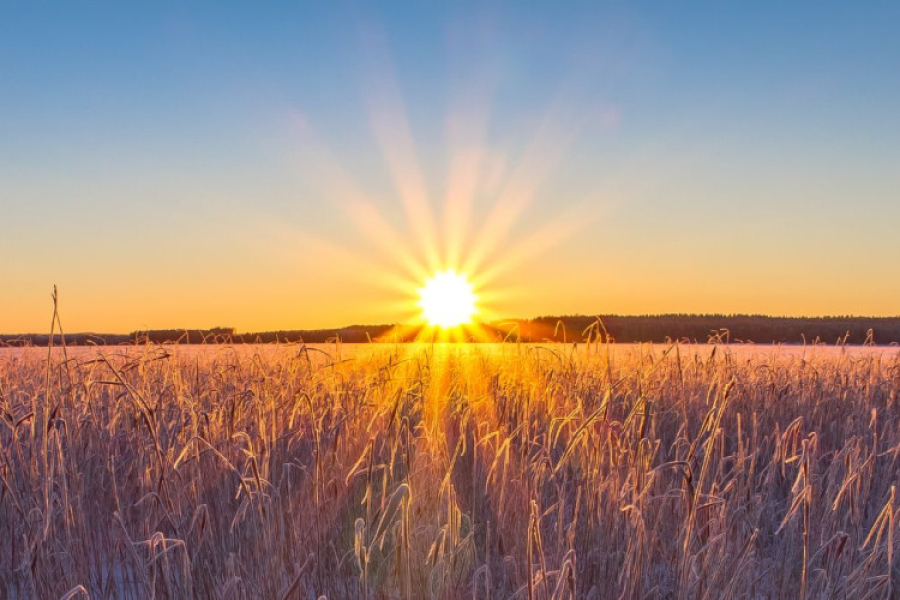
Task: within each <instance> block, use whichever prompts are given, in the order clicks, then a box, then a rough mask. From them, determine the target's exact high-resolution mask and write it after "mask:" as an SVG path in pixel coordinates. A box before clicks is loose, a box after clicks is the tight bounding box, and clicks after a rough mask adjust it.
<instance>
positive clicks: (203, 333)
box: [0, 313, 900, 346]
mask: <svg viewBox="0 0 900 600" xmlns="http://www.w3.org/2000/svg"><path fill="white" fill-rule="evenodd" d="M469 327H470V330H469V332H468V333H463V335H459V336H456V337H455V338H454V341H460V342H468V341H478V342H497V341H524V342H577V343H583V342H587V341H591V340H593V339H595V338H597V337H598V336H599V337H601V338H608V339H610V340H612V341H617V342H624V343H635V342H658V343H664V342H668V341H675V340H680V341H687V342H693V343H696V342H709V341H726V342H729V341H734V342H739V343H759V344H771V343H776V344H816V343H818V344H838V345H840V344H851V345H862V344H869V345H891V344H900V316H861V315H851V316H847V315H844V316H815V317H795V316H773V315H759V314H717V313H712V314H689V313H662V314H655V315H561V316H540V317H535V318H530V319H500V320H494V321H491V322H488V323H481V322H478V321H475V322H474V323H473V324H472V325H471V326H469ZM458 328H459V327H455V328H453V329H458ZM441 329H442V328H440V327H429V326H427V325H424V324H393V325H389V324H384V325H347V326H343V327H338V328H320V329H281V330H277V331H271V330H270V331H256V332H253V331H248V332H241V331H238V330H236V329H235V328H233V327H213V328H208V329H200V328H171V329H150V330H135V331H131V332H129V333H96V332H66V334H65V343H67V344H69V345H115V344H124V343H142V342H143V343H146V342H155V343H188V344H197V343H237V344H245V343H274V342H307V343H324V342H326V341H332V340H340V341H342V342H346V343H362V342H397V341H400V342H412V341H423V340H426V339H432V338H433V337H435V333H440V331H441ZM464 329H465V328H464ZM437 339H440V338H439V336H438V338H437ZM49 342H50V335H48V334H41V333H0V345H7V346H19V345H35V346H46V345H48V344H49ZM62 342H63V337H62V336H60V335H59V334H58V333H57V334H54V337H53V343H54V344H60V343H62Z"/></svg>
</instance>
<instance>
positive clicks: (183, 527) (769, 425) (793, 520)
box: [0, 344, 900, 600]
mask: <svg viewBox="0 0 900 600" xmlns="http://www.w3.org/2000/svg"><path fill="white" fill-rule="evenodd" d="M898 394H900V358H898V352H897V350H896V349H889V350H866V351H861V352H851V351H848V350H841V349H831V350H827V351H826V350H823V349H815V350H812V349H805V350H790V351H789V350H784V351H781V350H776V349H758V350H753V349H737V350H734V349H729V348H728V347H726V346H703V347H692V346H665V347H661V346H655V347H650V346H643V347H641V346H615V345H607V344H591V345H581V346H579V347H578V348H575V347H574V346H572V345H557V346H525V345H516V344H506V345H500V346H491V345H478V346H452V345H451V346H440V345H438V346H431V345H397V346H394V345H372V346H362V347H355V348H350V347H346V346H345V347H340V346H327V347H326V346H320V347H315V348H313V347H305V346H266V347H262V346H255V347H253V346H251V347H239V348H228V347H217V348H203V349H197V348H194V349H190V348H168V347H159V346H148V347H141V348H127V349H120V348H108V349H105V350H102V351H98V350H93V349H92V350H75V349H72V348H69V349H68V353H67V354H66V355H64V354H62V353H61V352H59V351H53V352H52V353H51V354H50V356H49V358H48V356H47V353H46V352H44V353H43V354H39V353H37V352H35V351H31V350H4V351H0V598H15V599H18V598H60V597H66V598H80V597H88V596H89V597H91V598H151V597H155V598H276V599H279V598H284V599H290V598H313V599H315V598H320V597H321V596H324V597H326V598H330V599H332V600H336V599H341V598H430V597H433V598H497V599H506V598H513V597H515V598H523V599H524V598H529V599H535V598H537V599H552V600H561V599H568V598H596V599H600V598H626V599H632V598H634V599H640V598H804V597H805V598H894V597H897V594H898V590H900V570H898V567H897V566H896V565H895V560H894V555H895V551H896V543H897V542H896V541H895V529H896V527H897V523H896V521H895V518H894V513H895V508H896V500H897V499H896V492H895V485H896V483H897V481H898V474H900V462H898V458H900V418H898V417H900V408H898Z"/></svg>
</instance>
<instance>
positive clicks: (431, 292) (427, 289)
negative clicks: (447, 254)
mask: <svg viewBox="0 0 900 600" xmlns="http://www.w3.org/2000/svg"><path fill="white" fill-rule="evenodd" d="M477 302H478V298H477V296H476V295H475V290H474V289H473V287H472V284H471V283H470V282H469V280H468V279H467V278H466V276H465V275H461V274H459V273H457V272H455V271H453V270H447V271H441V272H439V273H435V274H434V275H433V276H432V277H430V278H429V279H428V280H427V281H425V284H424V285H423V286H422V289H420V290H419V306H420V307H421V309H422V317H423V318H424V319H425V321H426V322H427V323H428V324H429V325H431V326H432V327H458V326H459V325H465V324H468V323H471V322H472V317H473V316H474V315H475V313H476V312H477V309H476V304H477Z"/></svg>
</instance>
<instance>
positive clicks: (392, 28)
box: [0, 0, 900, 333]
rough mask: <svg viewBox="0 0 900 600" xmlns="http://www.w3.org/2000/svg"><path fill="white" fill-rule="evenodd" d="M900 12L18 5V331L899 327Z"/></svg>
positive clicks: (2, 197) (9, 299) (9, 164)
mask: <svg viewBox="0 0 900 600" xmlns="http://www.w3.org/2000/svg"><path fill="white" fill-rule="evenodd" d="M898 22H900V3H897V2H854V3H848V2H791V3H784V2H752V3H728V2H692V3H660V2H646V3H642V2H638V3H634V2H629V3H627V4H626V3H621V4H619V3H602V2H552V3H551V2H477V3H474V2H472V3H470V2H456V3H437V2H425V3H418V2H408V3H403V2H333V3H332V2H321V3H313V2H308V3H307V2H303V3H236V2H235V3H229V2H206V3H196V2H178V3H175V2H172V3H168V2H154V3H146V4H144V5H143V6H137V5H136V4H135V3H113V2H109V3H102V2H79V3H72V2H59V3H47V2H12V1H8V0H0V332H9V333H13V332H41V331H46V330H47V329H48V328H49V324H50V317H51V314H52V303H51V299H50V294H51V291H52V289H53V286H54V285H56V286H57V287H58V290H59V300H60V314H61V317H62V323H63V325H64V327H65V328H66V329H67V330H68V331H99V332H127V331H132V330H135V329H143V328H170V327H213V326H232V327H236V328H237V329H238V330H240V331H259V330H272V329H292V328H316V327H337V326H343V325H348V324H353V323H391V322H404V321H407V320H410V319H412V318H415V314H416V306H415V302H416V300H415V298H416V290H417V286H419V285H421V283H422V281H423V279H424V278H427V277H428V276H429V275H430V274H433V273H434V272H435V271H439V270H443V269H448V268H452V269H455V270H457V271H461V272H464V273H465V274H466V276H468V277H469V278H470V279H471V280H472V281H473V282H474V283H475V285H476V288H477V292H478V293H479V294H480V295H481V298H482V300H481V302H482V305H481V308H482V310H483V316H484V317H485V318H487V317H492V318H495V317H496V318H508V317H510V318H511V317H532V316H538V315H560V314H575V313H579V314H610V313H618V314H647V313H680V312H693V313H713V312H714V313H763V314H774V315H846V314H865V315H898V314H900V276H898V275H900V271H898V262H897V261H898V257H900V235H898V225H900V168H898V165H900V111H898V110H897V107H898V106H900V36H897V35H896V24H897V23H898Z"/></svg>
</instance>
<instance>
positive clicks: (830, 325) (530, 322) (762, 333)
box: [499, 314, 900, 345]
mask: <svg viewBox="0 0 900 600" xmlns="http://www.w3.org/2000/svg"><path fill="white" fill-rule="evenodd" d="M499 327H500V328H501V329H505V330H507V331H509V332H511V334H512V335H516V333H518V335H519V337H520V338H521V339H522V340H523V341H530V342H537V341H543V340H553V341H563V340H566V341H570V342H571V341H584V340H585V339H586V338H588V337H591V339H596V336H598V335H602V337H603V339H607V338H608V339H610V340H612V341H616V342H667V341H673V340H684V341H690V342H699V343H706V342H709V341H721V342H737V343H747V342H754V343H758V344H772V343H777V344H803V343H814V342H815V343H826V344H836V343H845V344H857V345H858V344H866V343H869V344H871V343H874V344H884V345H887V344H892V343H900V317H852V316H849V317H769V316H765V315H685V314H670V315H641V316H620V315H601V316H583V315H575V316H564V317H538V318H536V319H527V320H516V321H513V322H512V323H511V324H508V325H506V326H505V327H504V326H503V325H499ZM516 329H518V332H517V331H516Z"/></svg>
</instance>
